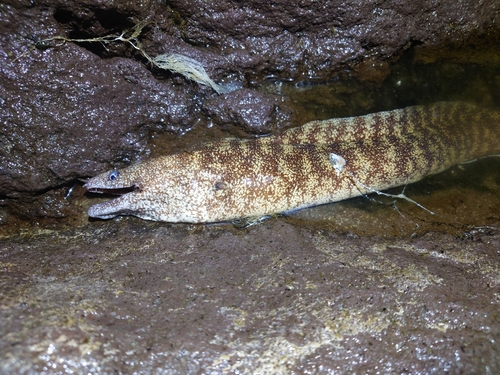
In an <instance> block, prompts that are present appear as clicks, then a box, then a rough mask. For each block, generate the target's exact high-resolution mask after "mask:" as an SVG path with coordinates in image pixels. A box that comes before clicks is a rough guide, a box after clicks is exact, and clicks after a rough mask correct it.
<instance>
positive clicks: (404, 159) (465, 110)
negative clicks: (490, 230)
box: [85, 102, 500, 223]
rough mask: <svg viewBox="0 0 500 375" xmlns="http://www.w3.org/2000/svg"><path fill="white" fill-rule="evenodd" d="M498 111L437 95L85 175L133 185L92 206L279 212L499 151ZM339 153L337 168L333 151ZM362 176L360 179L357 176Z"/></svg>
mask: <svg viewBox="0 0 500 375" xmlns="http://www.w3.org/2000/svg"><path fill="white" fill-rule="evenodd" d="M499 136H500V112H499V111H495V110H491V109H482V108H479V107H476V106H474V105H470V104H466V103H460V102H440V103H436V104H432V105H428V106H415V107H408V108H403V109H397V110H393V111H387V112H379V113H373V114H369V115H366V116H358V117H349V118H340V119H330V120H325V121H312V122H310V123H307V124H305V125H303V126H301V127H298V128H295V129H290V130H288V131H285V132H283V133H280V134H277V135H274V136H270V137H263V138H257V139H252V140H237V139H229V140H221V141H218V142H214V143H210V144H206V145H201V146H198V147H196V148H195V149H193V150H190V151H186V152H182V153H178V154H174V155H167V156H163V157H159V158H156V159H152V160H149V161H146V162H143V163H139V164H136V165H133V166H130V167H128V168H124V169H122V170H120V171H115V172H114V173H110V172H108V173H103V174H101V175H98V176H96V177H94V178H92V179H90V180H89V181H88V182H87V183H86V184H85V187H86V188H87V189H88V190H89V191H92V192H105V191H113V190H115V191H116V190H117V189H123V188H131V189H132V190H133V191H130V192H128V193H126V194H123V195H122V196H120V197H118V198H116V199H113V200H110V201H108V202H105V203H100V204H96V205H94V206H92V207H90V209H89V215H90V216H92V217H96V218H102V219H108V218H112V217H115V216H117V215H135V216H138V217H141V218H143V219H149V220H157V221H166V222H191V223H206V222H218V221H227V220H232V219H237V218H244V217H259V216H263V215H268V214H274V213H282V212H287V211H291V210H295V209H300V208H305V207H310V206H314V205H318V204H323V203H328V202H335V201H340V200H343V199H347V198H351V197H355V196H359V195H361V194H365V193H368V192H369V190H367V187H369V188H371V189H374V190H384V189H388V188H391V187H396V186H400V185H405V184H407V183H412V182H415V181H418V180H420V179H422V178H423V177H425V176H427V175H430V174H434V173H438V172H441V171H443V170H445V169H447V168H449V167H450V166H452V165H454V164H457V163H462V162H466V161H470V160H474V159H477V158H480V157H483V156H488V155H494V154H498V153H500V142H499V139H500V138H499ZM332 154H334V155H338V156H340V157H341V158H343V160H345V166H343V168H342V169H336V168H334V166H333V165H332V163H331V160H330V155H332ZM357 181H358V182H360V183H357Z"/></svg>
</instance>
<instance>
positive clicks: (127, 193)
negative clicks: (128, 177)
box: [84, 184, 141, 219]
mask: <svg viewBox="0 0 500 375" xmlns="http://www.w3.org/2000/svg"><path fill="white" fill-rule="evenodd" d="M84 188H86V189H87V191H88V192H89V193H97V194H112V195H119V197H118V198H114V199H111V200H109V201H107V202H103V203H97V204H94V205H92V206H90V207H89V210H88V215H89V216H90V217H93V218H97V219H111V218H114V217H115V216H118V215H131V214H133V210H132V209H131V202H133V201H134V196H135V195H136V194H138V193H140V191H141V189H140V188H139V186H137V185H133V186H131V187H127V188H117V189H113V188H98V187H90V186H87V184H85V185H84Z"/></svg>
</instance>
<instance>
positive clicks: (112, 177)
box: [108, 171, 120, 181]
mask: <svg viewBox="0 0 500 375" xmlns="http://www.w3.org/2000/svg"><path fill="white" fill-rule="evenodd" d="M118 176H120V172H118V171H111V172H109V175H108V179H109V180H110V181H114V180H116V179H117V178H118Z"/></svg>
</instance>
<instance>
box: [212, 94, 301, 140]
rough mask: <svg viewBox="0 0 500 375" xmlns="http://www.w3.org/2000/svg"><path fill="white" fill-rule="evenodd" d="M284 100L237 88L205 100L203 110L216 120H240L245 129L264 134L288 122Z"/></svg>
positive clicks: (235, 122)
mask: <svg viewBox="0 0 500 375" xmlns="http://www.w3.org/2000/svg"><path fill="white" fill-rule="evenodd" d="M287 104H288V105H287ZM287 104H286V103H284V99H282V98H279V97H277V96H272V95H269V94H264V93H262V92H258V91H255V90H249V89H240V90H236V91H233V92H231V93H229V94H226V95H222V96H219V97H216V98H212V99H209V100H207V101H205V103H204V110H205V111H206V113H207V114H208V116H209V117H210V118H212V119H213V120H214V121H215V122H216V123H218V124H241V125H242V126H243V127H244V129H246V130H247V131H248V132H251V133H261V134H266V133H271V132H272V131H273V130H276V126H283V123H287V122H289V120H290V118H291V116H292V109H291V107H290V103H287Z"/></svg>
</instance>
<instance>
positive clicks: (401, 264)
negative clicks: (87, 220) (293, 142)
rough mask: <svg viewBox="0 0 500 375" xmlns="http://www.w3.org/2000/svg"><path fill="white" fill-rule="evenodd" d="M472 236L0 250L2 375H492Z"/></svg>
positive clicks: (113, 226) (492, 269)
mask: <svg viewBox="0 0 500 375" xmlns="http://www.w3.org/2000/svg"><path fill="white" fill-rule="evenodd" d="M193 229H194V230H193ZM482 235H483V237H482V238H481V241H476V240H470V239H463V238H457V237H453V236H450V235H446V234H439V233H430V234H427V235H425V236H421V237H419V238H415V239H408V238H403V239H397V238H394V239H390V240H380V239H379V238H377V237H363V238H356V237H354V236H348V235H341V234H336V233H333V232H330V231H325V230H317V229H315V228H308V227H307V226H294V225H290V224H289V223H287V222H286V221H284V220H283V219H281V220H274V221H270V222H267V223H265V224H264V225H260V226H256V227H253V228H250V229H248V230H246V231H234V230H232V229H231V227H229V226H210V227H196V228H194V227H183V226H168V225H167V226H166V225H163V224H158V223H147V222H144V221H139V220H137V219H124V220H121V225H117V223H116V222H107V223H102V222H94V223H92V225H89V226H87V227H86V228H82V229H81V230H78V231H64V232H55V231H54V232H52V233H45V234H41V235H37V236H33V237H31V238H29V237H19V238H11V239H10V240H9V241H2V240H0V255H1V259H2V267H1V269H0V271H1V272H0V283H1V285H2V288H0V301H1V308H2V314H1V323H2V324H0V335H1V337H2V340H0V372H1V373H5V374H32V373H41V372H51V373H56V374H58V373H61V374H62V373H67V372H68V371H72V372H75V373H104V374H107V373H114V372H117V373H133V372H137V373H172V374H179V373H201V374H205V373H217V374H221V373H242V374H256V373H270V374H271V373H272V374H290V373H292V374H299V373H308V372H311V369H315V370H316V369H317V372H318V373H319V372H321V373H323V372H333V371H339V372H340V373H346V374H354V373H370V371H371V370H372V369H375V368H377V369H378V370H379V371H380V372H381V373H384V374H393V373H401V372H408V373H422V374H428V373H450V374H461V373H464V374H481V373H492V374H496V373H498V372H499V371H500V360H499V358H500V347H499V346H498V345H497V341H498V339H499V337H500V329H499V327H500V317H499V314H498V308H499V304H500V299H499V293H500V279H499V274H500V268H499V264H500V263H499V262H498V246H499V245H500V236H499V232H498V230H496V231H493V232H491V233H483V234H482ZM47 369H50V370H47Z"/></svg>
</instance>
